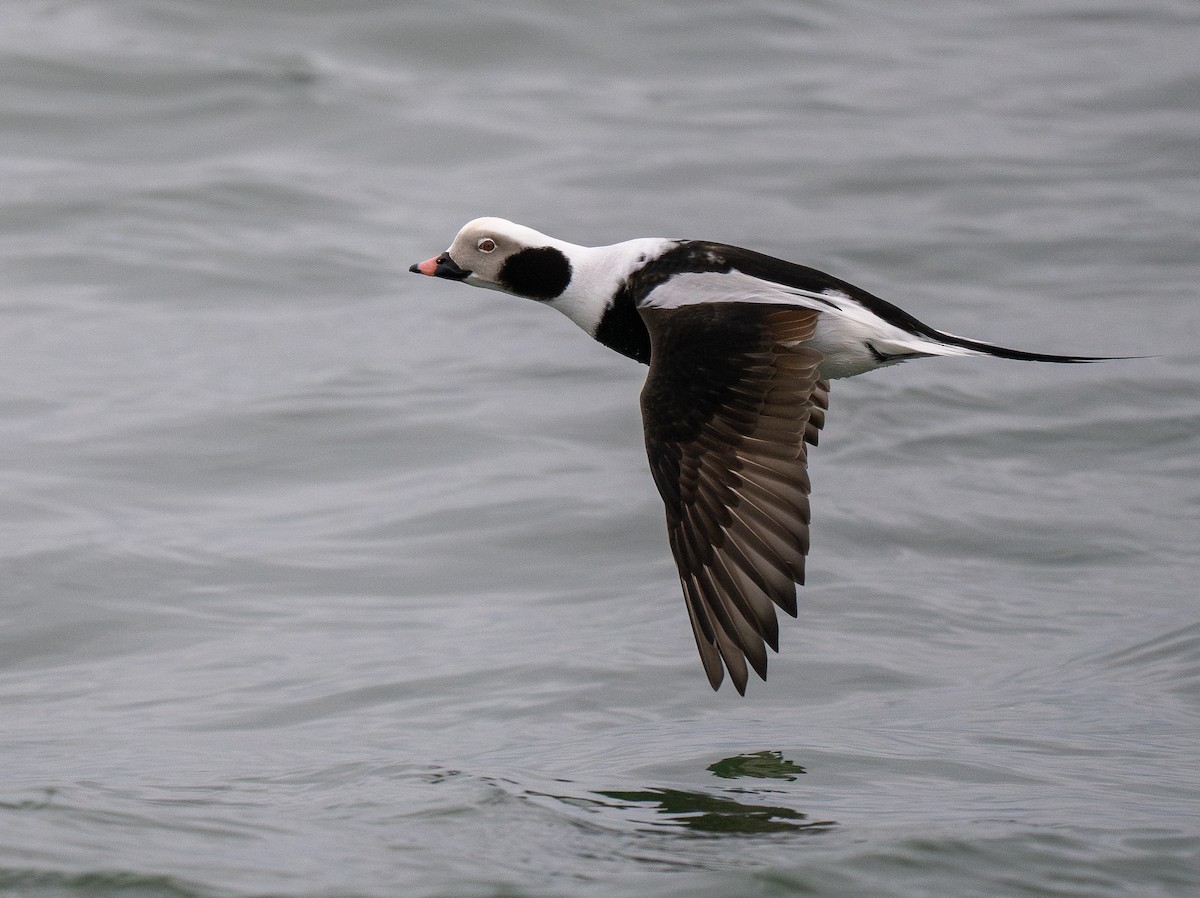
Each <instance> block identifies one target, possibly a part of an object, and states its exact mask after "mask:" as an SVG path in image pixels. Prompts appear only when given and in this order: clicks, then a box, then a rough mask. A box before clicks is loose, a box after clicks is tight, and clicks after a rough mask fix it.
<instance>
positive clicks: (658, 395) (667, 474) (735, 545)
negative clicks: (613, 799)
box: [640, 302, 829, 694]
mask: <svg viewBox="0 0 1200 898" xmlns="http://www.w3.org/2000/svg"><path fill="white" fill-rule="evenodd" d="M640 312H641V314H642V317H643V319H644V320H645V322H646V327H647V329H648V330H649V332H650V340H651V356H650V372H649V374H648V376H647V379H646V385H645V388H644V389H643V390H642V420H643V423H644V425H645V431H646V451H647V453H648V455H649V458H650V470H651V473H652V474H653V475H654V482H655V484H657V486H658V491H659V493H661V494H662V498H663V501H664V502H665V504H666V514H667V530H668V533H669V536H670V542H671V550H672V552H673V553H674V555H675V562H676V564H677V565H678V567H679V579H680V582H681V583H682V585H683V594H684V598H685V599H686V601H687V608H688V615H689V617H690V619H691V622H692V630H693V632H694V633H695V636H696V645H697V647H698V648H699V650H700V658H701V660H702V661H703V663H704V669H705V672H706V673H707V674H708V680H709V682H710V683H711V684H712V686H713V688H714V689H716V688H717V687H718V686H720V684H721V680H722V677H723V676H724V671H723V667H722V662H724V667H727V668H728V669H729V676H730V678H731V679H732V680H733V685H734V686H735V687H736V688H737V690H738V692H740V693H743V694H744V693H745V691H746V680H747V662H749V665H750V667H752V668H753V669H754V670H755V672H756V673H758V675H759V676H760V677H762V678H763V679H765V678H766V674H767V653H766V646H768V645H769V646H770V647H771V649H772V650H774V651H778V650H779V624H778V621H777V620H776V617H775V606H778V607H780V608H782V609H783V610H784V611H786V612H787V613H788V614H790V615H792V616H793V617H795V615H796V584H797V583H803V582H804V557H805V555H806V554H807V552H808V523H809V505H808V494H809V480H808V470H807V465H808V449H807V445H806V444H814V445H815V444H816V442H817V436H818V433H819V431H820V429H821V426H822V425H823V424H824V420H825V409H826V408H827V407H828V402H829V385H828V383H827V382H825V381H822V380H819V379H818V366H819V365H820V363H821V359H822V357H821V354H820V353H819V352H817V351H816V350H813V349H811V348H807V347H805V346H804V345H803V344H804V343H805V342H807V341H808V340H810V339H811V338H812V336H813V332H814V329H815V327H816V322H817V317H818V315H819V312H817V311H816V310H813V309H802V308H781V307H780V306H778V305H765V304H756V303H740V302H721V303H705V304H699V305H690V306H687V307H685V308H677V309H671V310H667V309H656V308H647V307H643V308H641V309H640Z"/></svg>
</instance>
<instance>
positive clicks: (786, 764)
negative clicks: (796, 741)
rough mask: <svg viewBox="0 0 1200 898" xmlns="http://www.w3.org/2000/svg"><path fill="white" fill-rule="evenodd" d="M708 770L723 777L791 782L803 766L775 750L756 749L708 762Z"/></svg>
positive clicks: (802, 771)
mask: <svg viewBox="0 0 1200 898" xmlns="http://www.w3.org/2000/svg"><path fill="white" fill-rule="evenodd" d="M708 769H709V771H710V772H711V773H712V774H713V775H714V776H719V777H721V778H723V779H742V778H747V777H752V778H756V779H774V780H787V781H788V782H793V781H794V780H795V779H796V777H797V776H799V775H800V774H802V773H804V772H805V771H804V768H803V767H801V766H800V765H798V764H795V763H793V762H792V761H789V760H787V759H786V758H784V757H783V754H782V753H780V752H777V751H756V752H754V753H753V754H746V755H736V756H735V757H732V758H724V759H722V760H720V761H717V762H716V763H715V764H710V765H709V767H708Z"/></svg>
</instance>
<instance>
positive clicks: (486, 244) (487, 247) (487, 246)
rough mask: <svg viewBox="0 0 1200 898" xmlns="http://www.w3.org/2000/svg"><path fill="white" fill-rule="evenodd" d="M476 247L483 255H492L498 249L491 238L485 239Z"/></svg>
mask: <svg viewBox="0 0 1200 898" xmlns="http://www.w3.org/2000/svg"><path fill="white" fill-rule="evenodd" d="M476 245H477V246H478V247H479V251H480V252H481V253H490V252H491V251H492V250H494V249H495V248H496V241H495V240H493V239H492V238H491V237H484V238H483V239H482V240H480V241H479V243H478V244H476Z"/></svg>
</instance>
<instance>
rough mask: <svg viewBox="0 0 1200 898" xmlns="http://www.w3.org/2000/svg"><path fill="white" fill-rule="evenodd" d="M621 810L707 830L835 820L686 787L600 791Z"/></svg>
mask: <svg viewBox="0 0 1200 898" xmlns="http://www.w3.org/2000/svg"><path fill="white" fill-rule="evenodd" d="M596 794H597V795H603V796H604V797H605V798H610V799H613V800H614V801H616V802H617V804H616V805H608V806H609V807H616V808H620V809H622V810H632V809H635V808H649V809H651V810H653V811H655V812H656V813H657V814H658V815H659V816H660V817H661V819H659V820H655V821H653V823H652V825H655V826H680V827H685V828H687V829H691V830H696V831H697V832H706V833H735V834H736V833H741V834H747V835H748V834H751V833H777V832H791V831H794V830H816V831H823V830H827V829H830V828H832V827H834V826H836V825H837V824H836V823H835V822H834V821H832V820H819V821H817V820H811V821H810V820H809V819H808V815H807V814H803V813H801V812H800V811H797V810H793V809H792V808H785V807H780V806H778V805H760V804H746V803H744V802H741V801H737V800H736V799H733V798H727V797H724V796H718V795H710V794H709V793H707V792H695V791H688V790H683V789H656V788H648V789H642V790H639V791H631V792H623V791H611V792H609V791H604V792H597V793H596Z"/></svg>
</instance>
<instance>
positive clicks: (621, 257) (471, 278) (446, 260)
mask: <svg viewBox="0 0 1200 898" xmlns="http://www.w3.org/2000/svg"><path fill="white" fill-rule="evenodd" d="M669 244H670V241H666V240H660V239H657V238H648V239H640V240H628V241H626V242H624V243H617V244H614V245H612V246H597V247H589V246H578V245H576V244H574V243H567V242H566V241H565V240H558V239H556V238H554V237H549V236H547V235H545V234H543V233H541V232H539V231H535V230H534V229H533V228H527V227H525V226H524V225H519V224H514V223H513V222H511V221H507V220H505V219H503V218H477V219H475V220H474V221H470V222H467V224H466V225H464V226H463V229H462V230H461V231H459V232H458V236H457V237H455V238H454V242H453V243H451V244H450V248H449V249H447V250H446V251H445V252H444V253H442V254H441V255H439V256H435V257H434V258H432V259H426V260H425V261H424V262H419V263H417V264H416V265H413V266H412V267H411V268H410V269H409V270H410V271H415V272H417V273H418V274H424V275H429V276H430V277H441V278H447V279H449V280H455V281H462V282H463V283H466V284H472V285H474V286H476V287H488V288H490V289H492V290H500V291H503V292H504V293H511V294H513V295H515V296H523V297H525V298H527V299H536V300H538V301H539V302H543V303H545V304H546V305H549V306H553V307H554V308H556V309H558V310H559V311H560V312H562V313H563V314H564V315H566V316H567V317H568V318H570V319H571V320H572V321H574V322H575V323H576V324H578V325H579V326H580V327H581V328H583V329H584V330H585V331H587V332H588V333H589V334H591V335H592V336H596V332H597V329H598V328H599V326H600V320H601V318H603V316H604V313H605V310H606V309H608V308H609V306H610V305H611V304H612V302H613V301H614V298H615V297H616V294H617V291H618V290H619V289H620V286H621V284H622V283H623V282H624V280H625V278H626V277H627V276H628V275H629V273H630V272H631V271H633V270H635V269H637V268H638V267H640V266H641V265H642V264H644V263H645V262H646V260H647V259H649V258H653V257H654V256H656V255H658V254H659V253H660V252H662V250H663V248H664V247H665V246H667V245H669Z"/></svg>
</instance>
